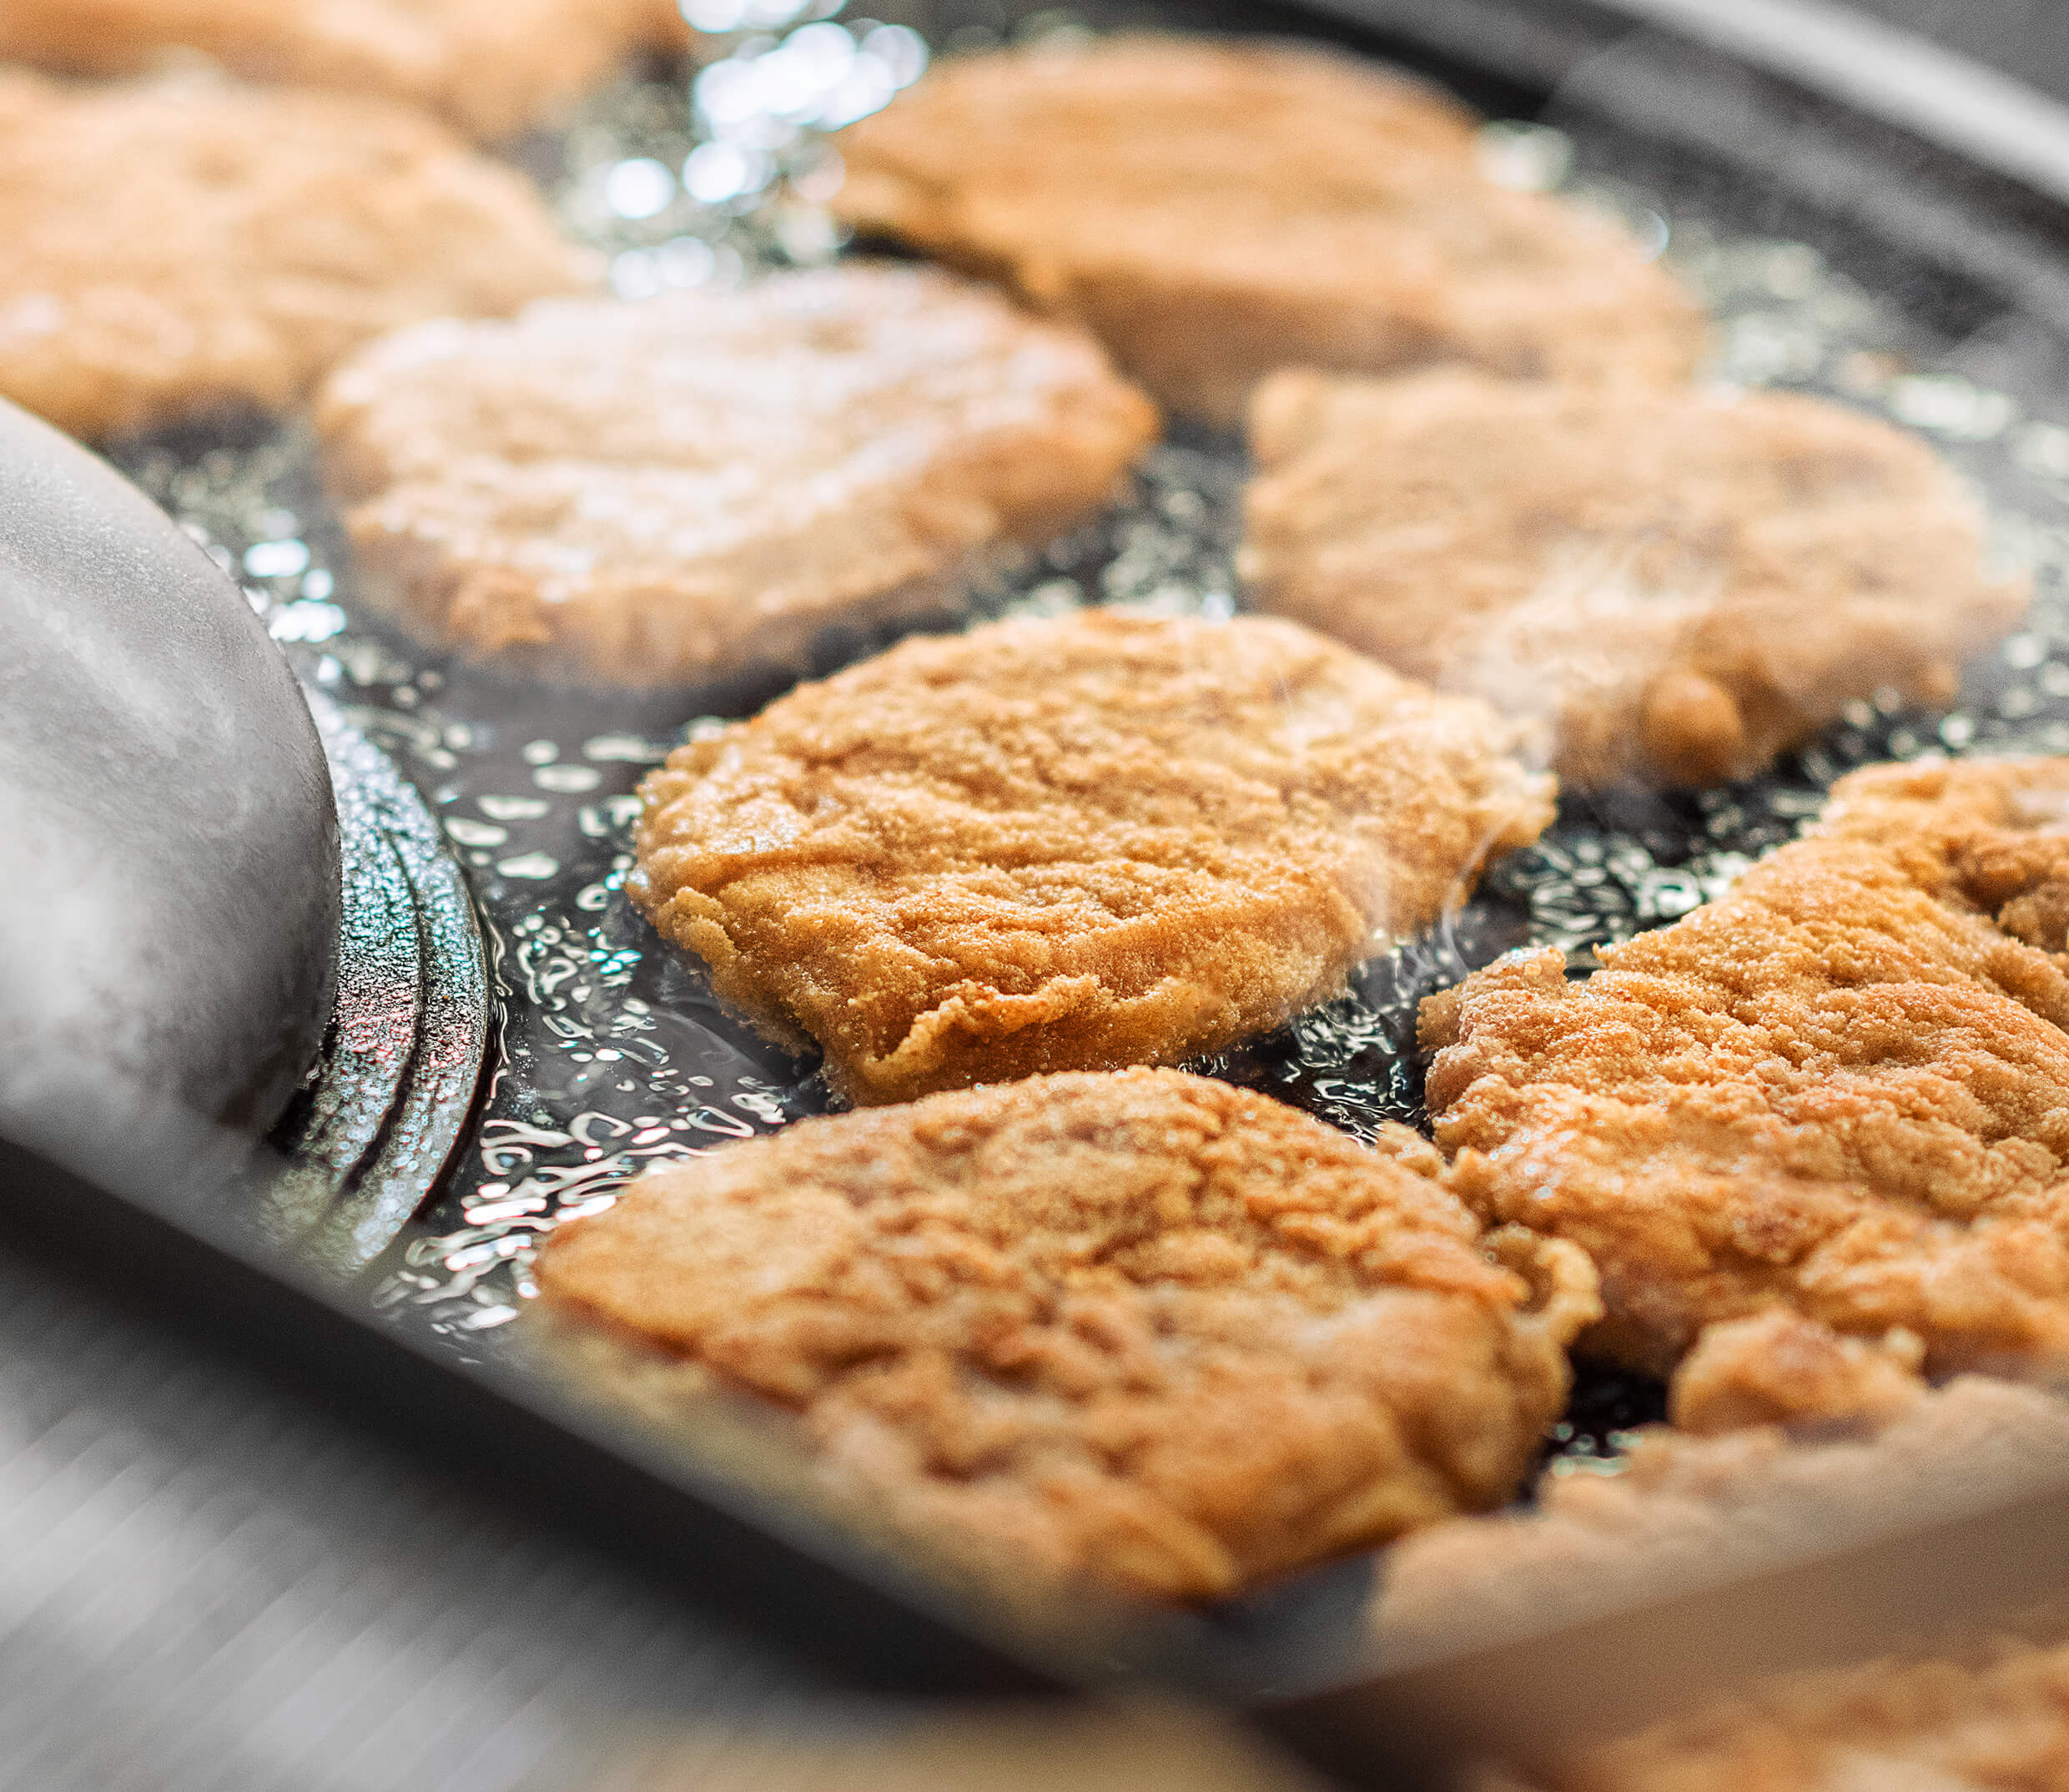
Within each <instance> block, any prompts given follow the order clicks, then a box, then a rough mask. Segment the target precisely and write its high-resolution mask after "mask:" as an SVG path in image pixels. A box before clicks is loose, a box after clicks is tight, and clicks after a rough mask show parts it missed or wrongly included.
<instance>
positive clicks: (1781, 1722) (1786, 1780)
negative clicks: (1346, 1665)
mask: <svg viewBox="0 0 2069 1792" xmlns="http://www.w3.org/2000/svg"><path fill="white" fill-rule="evenodd" d="M2064 1452H2069V1402H2064V1401H2062V1400H2061V1399H2060V1398H2059V1397H2056V1396H2053V1395H2050V1394H2046V1393H2043V1392H2040V1391H2039V1390H2038V1389H2035V1388H2031V1387H2015V1386H2012V1385H2010V1384H2008V1383H2006V1382H1997V1381H1993V1380H1991V1379H1989V1378H1987V1377H1981V1376H1964V1377H1959V1378H1957V1379H1956V1380H1955V1381H1954V1382H1951V1383H1950V1384H1949V1385H1948V1386H1947V1387H1944V1388H1941V1389H1936V1390H1933V1391H1931V1392H1925V1391H1924V1390H1920V1392H1919V1394H1918V1396H1917V1397H1916V1398H1915V1401H1914V1402H1913V1403H1912V1404H1911V1405H1910V1407H1909V1408H1908V1409H1907V1410H1906V1411H1905V1412H1903V1413H1902V1414H1901V1415H1900V1416H1898V1417H1895V1418H1893V1419H1892V1420H1891V1421H1890V1422H1889V1423H1888V1424H1886V1425H1885V1426H1884V1427H1882V1428H1881V1429H1880V1431H1879V1432H1877V1433H1876V1434H1875V1436H1872V1437H1834V1438H1827V1439H1822V1440H1818V1441H1806V1440H1800V1439H1795V1438H1792V1437H1790V1436H1788V1435H1787V1434H1786V1433H1785V1432H1782V1431H1781V1430H1780V1429H1778V1428H1776V1427H1759V1428H1757V1429H1754V1430H1751V1431H1740V1432H1734V1433H1733V1434H1732V1435H1731V1436H1729V1437H1688V1436H1686V1435H1685V1434H1684V1433H1682V1432H1679V1431H1676V1430H1671V1429H1669V1428H1668V1427H1664V1426H1662V1427H1646V1428H1645V1429H1644V1431H1643V1432H1640V1433H1639V1436H1638V1437H1636V1438H1635V1439H1634V1440H1633V1442H1632V1443H1631V1445H1630V1447H1629V1450H1628V1452H1626V1454H1625V1455H1624V1457H1623V1460H1622V1463H1621V1465H1620V1468H1619V1472H1616V1473H1614V1474H1608V1475H1604V1474H1590V1473H1573V1474H1569V1475H1566V1476H1559V1477H1545V1478H1543V1480H1541V1481H1540V1482H1539V1484H1538V1488H1537V1497H1536V1498H1535V1499H1534V1500H1533V1502H1531V1503H1530V1504H1528V1506H1524V1505H1520V1504H1519V1505H1517V1506H1513V1507H1511V1508H1508V1509H1507V1510H1505V1511H1503V1512H1499V1513H1490V1514H1488V1516H1486V1517H1484V1518H1454V1519H1447V1520H1446V1521H1444V1522H1443V1523H1438V1524H1434V1525H1431V1526H1427V1527H1426V1528H1422V1529H1421V1530H1418V1531H1417V1532H1415V1533H1412V1535H1410V1536H1407V1537H1405V1538H1402V1540H1401V1541H1400V1543H1397V1545H1395V1547H1394V1548H1392V1549H1391V1550H1390V1551H1389V1552H1388V1553H1387V1572H1386V1574H1385V1577H1384V1579H1383V1582H1382V1586H1381V1588H1379V1591H1378V1593H1377V1596H1376V1598H1375V1601H1374V1606H1375V1610H1374V1630H1375V1633H1376V1635H1375V1639H1374V1640H1375V1644H1376V1647H1377V1650H1378V1652H1379V1654H1380V1656H1381V1659H1384V1660H1387V1661H1390V1662H1392V1663H1395V1664H1406V1665H1412V1664H1415V1663H1417V1662H1419V1661H1427V1660H1429V1659H1432V1658H1433V1657H1436V1658H1441V1657H1442V1655H1445V1654H1462V1653H1467V1652H1474V1653H1477V1652H1479V1651H1482V1650H1488V1649H1494V1648H1498V1647H1500V1645H1501V1644H1503V1643H1505V1642H1508V1641H1510V1640H1513V1639H1516V1638H1527V1637H1529V1636H1532V1635H1533V1634H1537V1633H1542V1632H1543V1628H1544V1624H1545V1614H1546V1613H1550V1612H1556V1613H1559V1614H1560V1619H1561V1622H1562V1623H1566V1624H1571V1625H1579V1624H1583V1623H1588V1621H1590V1620H1594V1621H1597V1622H1604V1621H1608V1622H1612V1623H1613V1622H1614V1619H1613V1616H1612V1614H1616V1613H1629V1612H1631V1611H1633V1610H1634V1609H1639V1608H1642V1607H1643V1606H1644V1604H1645V1603H1650V1602H1655V1601H1658V1600H1660V1599H1662V1598H1669V1599H1670V1598H1674V1596H1675V1595H1677V1594H1685V1593H1687V1592H1689V1590H1690V1589H1691V1588H1703V1587H1714V1586H1717V1585H1719V1584H1720V1583H1729V1582H1730V1581H1733V1580H1735V1579H1739V1578H1743V1577H1745V1576H1748V1575H1752V1574H1756V1573H1762V1572H1764V1571H1766V1572H1771V1571H1773V1570H1775V1568H1781V1567H1785V1566H1787V1565H1789V1564H1790V1563H1800V1562H1812V1561H1815V1559H1816V1558H1818V1557H1819V1556H1820V1555H1823V1554H1826V1553H1830V1552H1831V1551H1832V1550H1834V1549H1837V1548H1843V1547H1845V1545H1847V1544H1850V1543H1858V1542H1859V1541H1860V1538H1862V1537H1864V1536H1872V1535H1875V1534H1878V1533H1880V1534H1883V1535H1891V1534H1901V1533H1903V1532H1904V1531H1905V1530H1907V1529H1915V1528H1916V1527H1917V1526H1918V1525H1919V1524H1920V1523H1921V1522H1922V1521H1923V1518H1924V1516H1925V1515H1926V1514H1946V1513H1951V1512H1972V1511H1976V1510H1978V1509H1980V1508H1979V1506H1978V1503H1977V1502H1978V1500H1979V1497H1980V1498H1988V1497H1989V1496H1990V1494H1991V1492H1994V1491H1999V1490H2001V1493H2002V1496H2003V1497H2005V1498H2011V1496H2012V1495H2013V1493H2014V1492H2029V1493H2030V1492H2031V1490H2032V1489H2033V1488H2034V1487H2035V1486H2036V1482H2041V1481H2042V1480H2043V1479H2044V1477H2046V1475H2047V1473H2048V1472H2049V1466H2050V1465H2051V1464H2055V1463H2059V1462H2060V1461H2061V1458H2062V1456H2063V1454H2064ZM2056 1472H2059V1471H2058V1469H2057V1470H2056ZM1870 1572H1871V1573H1872V1570H1871V1571H1870ZM1894 1593H1895V1589H1893V1588H1890V1589H1886V1590H1885V1593H1884V1597H1885V1598H1887V1597H1892V1596H1894ZM2046 1593H2047V1588H2046V1587H2045V1586H2042V1585H2037V1584H2036V1586H2035V1587H2034V1588H2033V1589H2032V1593H2031V1598H2032V1600H2033V1601H2034V1602H2035V1603H2038V1602H2040V1601H2041V1600H2042V1599H2044V1598H2046ZM1865 1603H1866V1602H1865V1601H1864V1602H1863V1607H1862V1608H1865ZM2006 1615H2007V1616H2011V1617H2013V1618H2016V1619H2017V1620H2018V1621H2019V1623H2020V1625H2021V1628H2026V1627H2028V1626H2030V1627H2031V1628H2030V1630H2029V1632H2028V1633H2029V1634H2031V1635H2033V1636H2035V1637H2037V1638H2042V1639H2045V1638H2048V1637H2049V1636H2050V1635H2051V1634H2052V1635H2059V1634H2060V1633H2061V1632H2060V1628H2059V1626H2060V1616H2059V1613H2056V1614H2055V1615H2054V1617H2053V1618H2052V1621H2051V1622H2050V1621H2049V1618H2048V1616H2047V1614H2046V1613H2041V1612H2034V1611H2026V1612H2015V1613H2011V1614H2006ZM1794 1617H1795V1613H1792V1612H1790V1610H1789V1609H1788V1608H1787V1607H1786V1605H1785V1604H1778V1606H1777V1608H1775V1613H1774V1620H1773V1621H1774V1622H1775V1623H1777V1624H1779V1625H1781V1626H1784V1627H1786V1626H1788V1625H1789V1624H1790V1623H1791V1621H1792V1619H1793V1618H1794ZM1968 1628H1971V1630H1973V1629H1979V1628H1980V1625H1978V1626H1972V1627H1968ZM1948 1630H1949V1627H1948V1626H1947V1625H1946V1624H1945V1623H1934V1622H1931V1621H1930V1620H1928V1619H1926V1618H1920V1623H1919V1628H1918V1633H1917V1634H1916V1635H1915V1637H1912V1638H1904V1637H1901V1636H1900V1635H1885V1638H1884V1639H1883V1646H1884V1647H1885V1648H1886V1649H1890V1651H1891V1652H1892V1654H1891V1658H1890V1659H1882V1660H1879V1661H1875V1662H1870V1663H1861V1664H1856V1665H1854V1666H1850V1667H1845V1668H1841V1669H1825V1670H1820V1671H1816V1672H1811V1673H1802V1674H1790V1675H1785V1676H1777V1677H1775V1678H1772V1679H1764V1680H1761V1681H1757V1682H1754V1683H1753V1684H1749V1685H1747V1686H1744V1687H1742V1688H1740V1689H1736V1690H1733V1689H1731V1688H1730V1686H1729V1681H1725V1682H1722V1683H1719V1682H1716V1681H1714V1680H1713V1681H1702V1682H1698V1681H1696V1680H1694V1678H1693V1677H1690V1678H1689V1682H1688V1684H1684V1685H1683V1686H1682V1687H1681V1688H1679V1694H1680V1699H1679V1704H1681V1706H1682V1708H1683V1709H1682V1710H1681V1711H1680V1713H1679V1714H1675V1715H1673V1716H1669V1717H1668V1718H1666V1719H1664V1721H1662V1722H1660V1723H1659V1724H1655V1725H1654V1726H1652V1727H1650V1728H1648V1729H1644V1730H1643V1731H1641V1732H1639V1733H1638V1734H1629V1735H1625V1736H1623V1737H1621V1738H1618V1739H1614V1740H1596V1741H1590V1742H1588V1743H1586V1744H1581V1745H1579V1746H1571V1745H1561V1746H1560V1747H1558V1749H1557V1750H1556V1752H1553V1751H1552V1750H1549V1749H1547V1747H1546V1746H1545V1739H1543V1736H1542V1733H1540V1737H1539V1739H1538V1746H1537V1748H1536V1749H1535V1750H1534V1753H1535V1754H1536V1755H1537V1759H1534V1760H1531V1761H1528V1762H1508V1763H1502V1764H1497V1763H1494V1762H1488V1763H1487V1764H1486V1765H1485V1767H1484V1769H1483V1773H1484V1777H1474V1776H1472V1775H1468V1774H1461V1775H1460V1778H1459V1779H1458V1781H1457V1784H1459V1785H1460V1787H1461V1789H1462V1792H1465V1789H1471V1792H1529V1789H1535V1792H1957V1789H1958V1792H1981V1789H1982V1788H1985V1787H1988V1788H1993V1789H1999V1792H2006V1789H2010V1788H2014V1787H2016V1788H2021V1789H2026V1788H2031V1789H2033V1792H2040V1789H2041V1788H2046V1789H2050V1792H2051V1789H2053V1788H2056V1787H2058V1786H2060V1785H2061V1784H2062V1783H2063V1781H2062V1779H2061V1772H2060V1769H2061V1764H2062V1763H2063V1762H2064V1761H2065V1760H2069V1656H2066V1655H2065V1652H2064V1651H2063V1650H2061V1649H2060V1648H2059V1647H2055V1648H2046V1647H2035V1646H2034V1645H2033V1644H2031V1643H2027V1644H2001V1645H1998V1646H1996V1647H1991V1646H1987V1645H1986V1646H1983V1647H1980V1648H1978V1647H1975V1646H1973V1645H1972V1644H1971V1647H1970V1649H1967V1650H1966V1651H1961V1652H1960V1653H1959V1654H1958V1655H1957V1654H1956V1651H1958V1650H1960V1644H1961V1642H1962V1641H1963V1640H1965V1639H1962V1638H1956V1637H1954V1636H1951V1635H1950V1634H1948ZM1826 1638H1827V1640H1828V1644H1829V1638H1830V1633H1829V1632H1827V1633H1826ZM1791 1640H1793V1639H1792V1638H1789V1637H1787V1636H1786V1635H1785V1636H1784V1637H1783V1638H1779V1639H1778V1648H1777V1649H1776V1651H1775V1654H1779V1655H1783V1656H1785V1655H1786V1654H1788V1653H1789V1651H1790V1641H1791ZM1906 1649H1908V1650H1911V1651H1916V1652H1918V1653H1916V1654H1901V1655H1900V1654H1898V1653H1897V1652H1899V1651H1903V1650H1906ZM1936 1650H1946V1651H1948V1652H1949V1653H1948V1654H1945V1655H1942V1656H1941V1658H1940V1659H1933V1652H1934V1651H1936ZM1721 1655H1722V1652H1721V1651H1719V1657H1720V1658H1721ZM1745 1658H1746V1659H1745V1661H1744V1666H1745V1667H1746V1668H1747V1669H1750V1668H1751V1667H1752V1666H1754V1664H1756V1663H1757V1662H1758V1660H1759V1651H1758V1650H1757V1649H1747V1650H1746V1651H1745ZM1769 1659H1770V1660H1772V1659H1775V1657H1774V1656H1772V1655H1770V1656H1769ZM1798 1659H1801V1658H1800V1656H1799V1658H1798ZM1660 1678H1661V1677H1660V1676H1658V1675H1650V1674H1639V1675H1638V1676H1637V1677H1636V1679H1637V1685H1638V1686H1639V1687H1653V1688H1657V1687H1658V1686H1659V1681H1660ZM1566 1715H1568V1717H1574V1716H1578V1717H1580V1718H1582V1719H1583V1720H1584V1719H1586V1718H1587V1716H1588V1714H1586V1713H1580V1712H1576V1711H1574V1710H1573V1709H1571V1708H1569V1709H1568V1712H1567V1714H1566ZM1595 1718H1596V1729H1597V1734H1599V1733H1600V1729H1601V1728H1602V1727H1603V1725H1602V1723H1601V1719H1602V1714H1600V1713H1597V1714H1595ZM1512 1727H1513V1730H1514V1731H1515V1732H1517V1733H1518V1734H1523V1733H1525V1731H1524V1726H1523V1724H1513V1726H1512ZM1577 1727H1578V1726H1577ZM1569 1734H1571V1732H1570V1731H1569ZM1548 1753H1551V1755H1552V1758H1551V1759H1549V1760H1547V1759H1545V1758H1544V1757H1545V1755H1546V1754H1548ZM1503 1769H1507V1770H1506V1771H1504V1770H1503Z"/></svg>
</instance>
